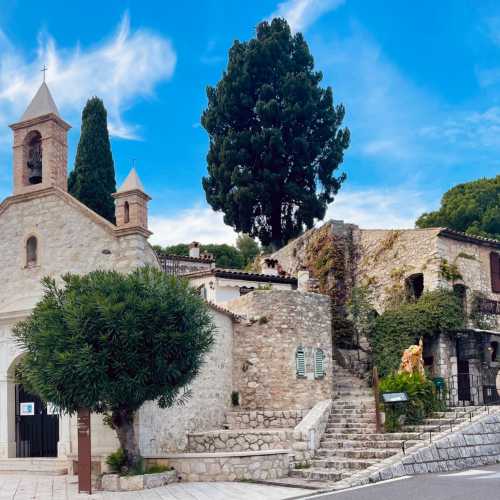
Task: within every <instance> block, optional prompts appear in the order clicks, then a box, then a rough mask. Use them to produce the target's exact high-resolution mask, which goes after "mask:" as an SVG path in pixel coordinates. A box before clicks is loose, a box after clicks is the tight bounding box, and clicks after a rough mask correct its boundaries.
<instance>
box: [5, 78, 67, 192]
mask: <svg viewBox="0 0 500 500" xmlns="http://www.w3.org/2000/svg"><path fill="white" fill-rule="evenodd" d="M10 128H11V129H12V131H13V133H14V145H13V150H14V165H13V170H14V172H13V173H14V195H17V194H23V193H27V192H31V191H35V190H38V189H44V188H47V187H50V186H57V187H59V188H61V189H64V190H65V191H66V190H67V176H68V142H67V133H68V130H69V129H70V128H71V127H70V125H68V124H67V123H66V122H65V121H64V120H63V119H62V118H61V117H60V115H59V111H58V109H57V106H56V104H55V103H54V100H53V99H52V95H51V94H50V90H49V88H48V87H47V84H46V83H45V82H43V83H42V85H41V86H40V88H39V89H38V92H37V93H36V95H35V97H34V98H33V100H32V101H31V103H30V105H29V106H28V108H27V109H26V111H25V112H24V114H23V116H22V117H21V119H20V121H19V122H17V123H14V124H12V125H10Z"/></svg>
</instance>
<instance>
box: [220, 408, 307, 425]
mask: <svg viewBox="0 0 500 500" xmlns="http://www.w3.org/2000/svg"><path fill="white" fill-rule="evenodd" d="M307 412H308V411H307V410H283V411H281V410H260V411H230V412H227V413H226V421H225V423H224V427H227V428H228V429H232V430H235V429H268V428H269V429H284V428H287V427H289V428H293V427H295V426H296V425H297V424H298V423H299V422H300V421H301V420H302V418H303V417H304V415H306V414H307Z"/></svg>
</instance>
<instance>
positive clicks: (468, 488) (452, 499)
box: [296, 465, 500, 500]
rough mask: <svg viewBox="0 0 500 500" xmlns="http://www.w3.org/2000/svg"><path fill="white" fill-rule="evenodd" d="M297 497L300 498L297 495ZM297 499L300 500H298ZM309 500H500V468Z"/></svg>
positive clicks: (397, 482)
mask: <svg viewBox="0 0 500 500" xmlns="http://www.w3.org/2000/svg"><path fill="white" fill-rule="evenodd" d="M297 497H299V496H298V495H297ZM297 497H296V498H297ZM300 498H304V499H305V498H307V499H308V500H312V499H318V500H330V499H331V500H483V499H485V500H487V499H491V500H493V499H500V465H494V466H489V467H478V468H477V469H470V470H466V471H461V472H452V473H448V474H426V475H419V476H411V477H409V476H406V477H405V478H403V479H398V480H393V481H386V482H383V483H377V484H374V485H369V486H366V487H360V488H352V489H349V490H345V491H338V492H334V493H324V494H316V495H306V496H301V497H300Z"/></svg>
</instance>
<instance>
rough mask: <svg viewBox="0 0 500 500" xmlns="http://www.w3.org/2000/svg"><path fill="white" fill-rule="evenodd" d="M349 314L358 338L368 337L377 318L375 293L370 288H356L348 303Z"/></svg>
mask: <svg viewBox="0 0 500 500" xmlns="http://www.w3.org/2000/svg"><path fill="white" fill-rule="evenodd" d="M347 312H348V314H349V318H350V319H351V320H352V323H353V324H354V330H355V332H356V333H357V334H358V336H360V337H361V336H365V337H368V336H369V334H370V331H371V330H372V329H373V325H374V323H375V320H376V318H377V312H376V311H375V308H374V306H373V292H372V291H371V289H370V288H369V287H368V286H356V287H353V289H352V291H351V297H350V298H349V300H348V301H347Z"/></svg>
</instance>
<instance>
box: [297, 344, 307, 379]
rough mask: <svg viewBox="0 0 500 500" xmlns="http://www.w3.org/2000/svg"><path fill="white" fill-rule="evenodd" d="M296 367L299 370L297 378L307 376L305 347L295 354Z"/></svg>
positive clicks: (298, 349)
mask: <svg viewBox="0 0 500 500" xmlns="http://www.w3.org/2000/svg"><path fill="white" fill-rule="evenodd" d="M295 365H296V368H297V378H304V377H305V376H306V356H305V353H304V348H303V347H298V348H297V351H296V353H295Z"/></svg>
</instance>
